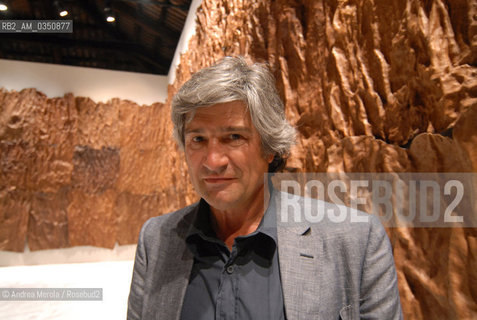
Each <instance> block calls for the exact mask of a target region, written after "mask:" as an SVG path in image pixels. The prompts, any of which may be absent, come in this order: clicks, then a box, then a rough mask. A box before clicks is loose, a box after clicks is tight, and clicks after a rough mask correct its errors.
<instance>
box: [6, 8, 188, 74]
mask: <svg viewBox="0 0 477 320" xmlns="http://www.w3.org/2000/svg"><path fill="white" fill-rule="evenodd" d="M191 1H192V0H142V1H141V0H111V1H107V0H78V1H71V0H61V1H46V0H6V1H5V0H0V2H3V3H5V4H6V5H7V6H8V10H6V11H0V20H73V32H72V33H0V59H10V60H23V61H33V62H43V63H54V64H62V65H72V66H82V67H90V68H102V69H110V70H122V71H132V72H141V73H151V74H160V75H166V74H167V73H168V71H169V67H170V65H171V62H172V58H173V56H174V52H175V49H176V46H177V43H178V41H179V38H180V35H181V32H182V28H183V26H184V23H185V20H186V17H187V13H188V10H189V7H190V3H191ZM105 8H106V10H105ZM107 8H110V11H111V12H112V13H113V15H114V17H115V18H116V21H115V22H113V23H109V22H106V13H107V12H108V9H107ZM60 9H61V10H63V9H65V10H67V11H68V13H69V14H68V15H67V16H65V17H63V18H62V17H60V16H59V10H60ZM0 72H1V70H0Z"/></svg>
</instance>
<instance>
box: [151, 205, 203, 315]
mask: <svg viewBox="0 0 477 320" xmlns="http://www.w3.org/2000/svg"><path fill="white" fill-rule="evenodd" d="M194 218H195V214H194V212H192V214H189V215H187V216H186V217H184V220H181V221H180V222H179V224H178V225H177V226H176V227H175V228H174V227H173V226H171V227H172V228H171V230H170V232H166V233H162V234H163V235H164V236H163V237H161V238H162V239H161V241H160V244H159V246H158V248H157V249H158V255H159V259H158V263H157V264H156V265H155V268H154V269H155V270H154V274H153V281H152V283H153V284H154V288H153V289H152V291H153V294H152V296H151V301H150V310H151V311H152V312H151V313H150V314H149V316H150V317H146V318H147V319H171V320H179V319H180V314H181V310H182V302H183V299H184V295H185V292H186V289H187V285H188V283H189V276H190V273H191V270H192V265H193V262H194V257H193V255H192V253H191V252H190V250H189V249H188V248H187V245H186V241H185V237H186V235H187V231H188V230H189V226H190V223H191V221H193V219H194Z"/></svg>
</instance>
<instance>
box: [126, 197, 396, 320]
mask: <svg viewBox="0 0 477 320" xmlns="http://www.w3.org/2000/svg"><path fill="white" fill-rule="evenodd" d="M316 203H319V204H318V206H321V207H322V209H323V208H325V209H326V208H331V207H335V206H334V205H331V204H329V203H326V202H316ZM278 208H281V207H280V206H278ZM197 209H198V204H197V203H196V204H193V205H191V206H188V207H186V208H183V209H181V210H178V211H176V212H173V213H169V214H166V215H163V216H159V217H155V218H151V219H149V220H148V221H147V222H146V223H145V224H144V226H143V227H142V230H141V233H140V235H139V241H138V245H137V251H136V260H135V263H134V271H133V277H132V283H131V291H130V294H129V302H128V319H129V320H133V319H144V320H146V319H147V320H149V319H151V320H152V319H161V320H179V319H180V313H181V309H182V300H183V298H184V295H185V292H186V288H187V284H188V281H189V275H190V272H191V269H192V264H193V256H192V253H191V252H190V251H189V250H188V248H187V246H186V242H185V238H186V236H187V232H188V230H189V227H190V225H191V223H193V221H194V219H195V216H196V213H197ZM276 211H278V216H279V217H278V221H279V222H278V230H277V233H278V256H279V264H280V275H281V281H282V287H283V295H284V301H285V312H286V316H287V319H288V320H311V319H323V320H329V319H382V320H389V319H402V312H401V305H400V300H399V292H398V288H397V276H396V270H395V267H394V260H393V255H392V249H391V245H390V242H389V239H388V237H387V235H386V232H385V230H384V228H383V227H382V225H381V223H380V222H379V219H377V218H376V217H375V216H371V215H367V216H368V217H369V219H368V220H369V221H368V222H366V223H363V222H359V223H356V222H354V223H353V222H350V221H349V219H347V220H345V221H343V222H341V223H333V222H331V221H329V220H327V219H323V220H322V221H320V222H319V223H308V222H301V223H293V224H291V223H282V221H284V220H281V216H280V212H279V211H280V210H276ZM287 214H288V212H287ZM303 220H304V219H303ZM257 320H264V319H257Z"/></svg>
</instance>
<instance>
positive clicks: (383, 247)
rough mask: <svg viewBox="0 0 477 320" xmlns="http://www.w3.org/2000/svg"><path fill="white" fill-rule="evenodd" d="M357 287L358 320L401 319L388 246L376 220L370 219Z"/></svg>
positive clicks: (387, 240) (387, 239) (393, 266)
mask: <svg viewBox="0 0 477 320" xmlns="http://www.w3.org/2000/svg"><path fill="white" fill-rule="evenodd" d="M370 218H371V226H370V230H369V234H368V241H367V247H366V253H365V254H366V256H365V259H364V265H363V271H362V277H361V287H360V307H359V311H360V319H403V316H402V310H401V302H400V299H399V291H398V286H397V274H396V269H395V265H394V258H393V253H392V247H391V243H390V241H389V238H388V236H387V234H386V231H385V230H384V227H383V226H382V225H381V222H380V221H379V219H378V218H377V217H375V216H372V215H371V216H370Z"/></svg>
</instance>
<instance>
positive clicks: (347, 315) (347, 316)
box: [340, 305, 353, 320]
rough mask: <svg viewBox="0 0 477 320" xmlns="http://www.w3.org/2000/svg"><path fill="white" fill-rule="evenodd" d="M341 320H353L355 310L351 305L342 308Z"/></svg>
mask: <svg viewBox="0 0 477 320" xmlns="http://www.w3.org/2000/svg"><path fill="white" fill-rule="evenodd" d="M340 319H341V320H351V319H353V309H352V308H351V305H348V306H346V307H343V308H341V310H340Z"/></svg>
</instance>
